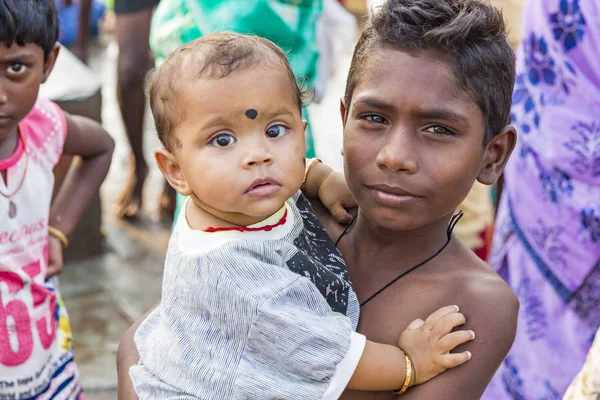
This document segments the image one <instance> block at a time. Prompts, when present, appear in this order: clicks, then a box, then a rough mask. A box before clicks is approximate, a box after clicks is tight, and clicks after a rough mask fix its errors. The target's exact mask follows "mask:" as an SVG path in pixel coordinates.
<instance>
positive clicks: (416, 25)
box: [344, 0, 515, 144]
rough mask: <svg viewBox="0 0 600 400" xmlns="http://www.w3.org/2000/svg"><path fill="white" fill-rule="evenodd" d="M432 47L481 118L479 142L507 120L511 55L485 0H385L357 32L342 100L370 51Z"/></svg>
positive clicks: (512, 76) (512, 78)
mask: <svg viewBox="0 0 600 400" xmlns="http://www.w3.org/2000/svg"><path fill="white" fill-rule="evenodd" d="M388 46H389V47H391V48H397V49H399V50H405V51H415V50H416V51H419V50H434V51H439V52H440V53H442V54H445V55H448V56H450V57H451V59H452V60H453V62H452V64H453V65H452V67H453V69H454V73H455V75H456V78H457V80H458V83H459V85H460V86H461V87H462V88H463V89H465V91H466V92H467V93H469V94H470V95H471V97H472V98H473V99H474V101H475V102H476V103H477V104H478V105H479V107H480V108H481V110H482V111H483V114H484V115H485V121H486V132H485V135H484V143H486V144H487V143H488V142H489V140H490V139H491V138H492V137H494V136H495V135H497V134H499V133H500V132H501V131H502V129H503V128H504V127H505V126H506V125H507V124H509V122H510V116H509V115H510V106H511V97H512V90H513V86H514V82H515V56H514V52H513V50H512V48H511V47H510V45H509V44H508V40H507V36H506V28H505V24H504V20H503V18H502V13H501V12H500V11H499V10H498V9H497V8H495V7H494V6H492V5H491V4H490V3H489V1H486V0H387V2H386V3H385V4H384V5H383V6H382V7H381V8H380V9H379V10H377V11H376V12H375V14H374V15H373V17H372V20H371V22H370V25H369V26H368V27H367V29H366V30H365V31H364V32H363V34H362V35H361V37H360V39H359V41H358V43H357V45H356V48H355V50H354V56H353V58H352V64H351V66H350V72H349V74H348V81H347V83H346V93H345V97H344V100H345V103H346V106H347V109H348V108H349V107H350V101H351V100H352V93H353V91H354V89H355V87H356V84H357V81H358V80H359V79H360V74H361V71H362V70H363V68H364V66H365V64H366V63H367V61H368V58H369V56H370V54H372V53H373V50H376V49H377V48H382V47H388Z"/></svg>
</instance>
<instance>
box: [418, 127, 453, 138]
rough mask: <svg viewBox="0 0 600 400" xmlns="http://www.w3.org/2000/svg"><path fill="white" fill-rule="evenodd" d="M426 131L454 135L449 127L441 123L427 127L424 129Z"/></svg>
mask: <svg viewBox="0 0 600 400" xmlns="http://www.w3.org/2000/svg"><path fill="white" fill-rule="evenodd" d="M425 131H426V132H429V133H434V134H436V135H449V136H455V133H454V132H452V131H451V130H450V129H448V128H446V127H443V126H442V125H432V126H430V127H429V128H427V129H425Z"/></svg>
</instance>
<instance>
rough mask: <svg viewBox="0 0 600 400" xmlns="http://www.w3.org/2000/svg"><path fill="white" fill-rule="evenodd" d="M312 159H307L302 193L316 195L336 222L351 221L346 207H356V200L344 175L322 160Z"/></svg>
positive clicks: (308, 195) (310, 195) (307, 195)
mask: <svg viewBox="0 0 600 400" xmlns="http://www.w3.org/2000/svg"><path fill="white" fill-rule="evenodd" d="M313 160H314V161H313ZM313 160H307V164H306V165H307V168H308V170H307V171H306V179H305V181H304V185H303V186H302V191H303V193H304V195H305V196H306V197H318V198H319V200H321V202H322V203H323V205H324V206H325V207H327V209H328V210H329V212H330V213H331V215H332V216H333V218H335V220H336V221H337V222H339V223H341V224H343V223H348V222H350V221H352V216H351V215H350V214H349V213H348V211H346V209H347V208H351V207H356V200H355V199H354V197H353V196H352V192H350V188H349V187H348V183H347V182H346V177H345V176H344V174H343V173H342V172H336V171H334V170H332V169H331V168H329V167H328V166H327V165H325V164H323V163H322V162H320V161H318V160H316V159H313ZM311 161H312V162H311Z"/></svg>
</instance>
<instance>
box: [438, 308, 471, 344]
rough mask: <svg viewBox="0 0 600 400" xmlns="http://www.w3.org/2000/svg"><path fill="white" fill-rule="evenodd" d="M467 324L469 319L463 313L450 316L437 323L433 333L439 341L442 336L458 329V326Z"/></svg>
mask: <svg viewBox="0 0 600 400" xmlns="http://www.w3.org/2000/svg"><path fill="white" fill-rule="evenodd" d="M465 322H467V319H466V318H465V316H464V315H463V314H462V313H452V314H448V315H445V316H443V317H442V318H440V319H439V320H438V321H437V322H436V323H435V325H434V326H433V329H432V330H431V333H432V334H433V337H434V338H436V339H439V338H441V337H442V336H444V335H446V334H448V333H450V332H452V329H454V328H456V327H457V326H460V325H464V324H465Z"/></svg>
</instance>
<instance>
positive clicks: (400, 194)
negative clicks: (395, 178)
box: [365, 185, 423, 207]
mask: <svg viewBox="0 0 600 400" xmlns="http://www.w3.org/2000/svg"><path fill="white" fill-rule="evenodd" d="M365 186H366V188H367V189H369V193H370V194H371V195H372V196H373V197H374V199H375V201H376V202H377V203H379V204H382V205H384V206H388V207H402V206H405V205H407V204H411V203H414V202H416V201H419V200H420V199H422V198H423V197H422V196H418V195H416V194H413V193H411V192H409V191H407V190H404V189H402V188H401V187H399V186H388V185H365Z"/></svg>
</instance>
